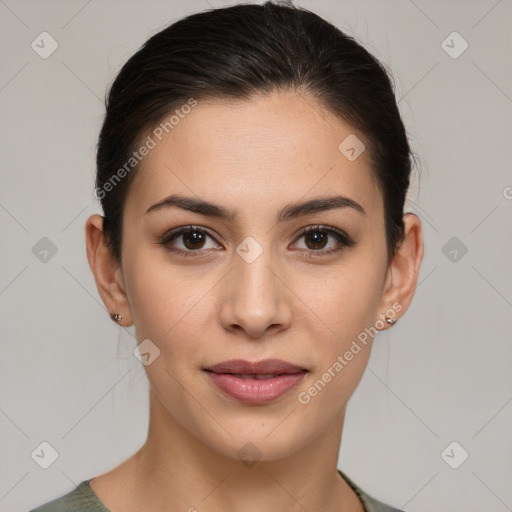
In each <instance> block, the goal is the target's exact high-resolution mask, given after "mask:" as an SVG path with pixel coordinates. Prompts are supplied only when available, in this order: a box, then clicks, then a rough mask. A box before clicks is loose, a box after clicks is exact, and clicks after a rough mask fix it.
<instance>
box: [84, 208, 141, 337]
mask: <svg viewBox="0 0 512 512" xmlns="http://www.w3.org/2000/svg"><path fill="white" fill-rule="evenodd" d="M85 237H86V248H87V259H88V261H89V266H90V267H91V270H92V273H93V275H94V280H95V281H96V287H97V289H98V292H99V294H100V296H101V299H102V300H103V303H104V304H105V307H106V309H107V311H108V313H109V315H110V317H111V318H112V320H114V315H117V316H116V317H115V318H116V320H114V321H116V322H117V323H118V324H120V325H123V326H125V327H127V326H129V325H131V324H132V323H133V322H132V318H131V314H130V308H129V305H128V300H127V297H126V292H125V287H124V281H123V275H122V271H121V267H120V264H119V262H118V261H117V260H116V259H115V257H114V255H113V254H112V253H111V251H110V249H109V248H108V246H107V243H106V239H105V236H104V233H103V217H102V216H101V215H98V214H95V215H91V217H89V218H88V219H87V222H86V224H85Z"/></svg>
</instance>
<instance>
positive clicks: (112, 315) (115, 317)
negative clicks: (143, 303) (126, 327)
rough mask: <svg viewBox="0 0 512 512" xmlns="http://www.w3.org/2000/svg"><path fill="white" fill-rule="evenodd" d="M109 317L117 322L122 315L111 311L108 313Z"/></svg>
mask: <svg viewBox="0 0 512 512" xmlns="http://www.w3.org/2000/svg"><path fill="white" fill-rule="evenodd" d="M110 318H112V320H114V322H119V320H121V318H123V315H120V314H118V313H112V314H111V315H110Z"/></svg>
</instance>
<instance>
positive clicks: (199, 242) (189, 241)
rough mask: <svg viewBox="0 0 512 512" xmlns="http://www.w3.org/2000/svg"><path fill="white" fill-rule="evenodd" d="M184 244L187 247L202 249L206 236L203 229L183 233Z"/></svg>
mask: <svg viewBox="0 0 512 512" xmlns="http://www.w3.org/2000/svg"><path fill="white" fill-rule="evenodd" d="M181 236H182V237H183V238H182V240H183V244H184V245H185V247H186V248H187V249H192V250H193V249H202V248H203V245H204V243H205V240H206V236H205V234H204V233H203V232H202V231H199V230H190V231H184V232H183V233H181Z"/></svg>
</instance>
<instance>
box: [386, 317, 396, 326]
mask: <svg viewBox="0 0 512 512" xmlns="http://www.w3.org/2000/svg"><path fill="white" fill-rule="evenodd" d="M386 322H387V323H388V324H390V325H393V324H394V323H396V319H394V318H389V317H388V316H387V317H386Z"/></svg>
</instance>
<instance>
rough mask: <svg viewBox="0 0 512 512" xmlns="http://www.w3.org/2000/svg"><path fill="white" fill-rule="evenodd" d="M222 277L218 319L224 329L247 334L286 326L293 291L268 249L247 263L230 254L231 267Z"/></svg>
mask: <svg viewBox="0 0 512 512" xmlns="http://www.w3.org/2000/svg"><path fill="white" fill-rule="evenodd" d="M223 281H224V286H223V292H222V295H223V298H222V304H221V309H220V321H221V324H222V326H223V327H224V329H226V330H227V331H230V332H233V333H237V332H238V333H243V334H244V335H245V336H247V337H250V338H261V337H265V336H266V335H267V334H270V333H271V332H272V333H274V334H276V333H278V332H280V331H283V330H286V329H288V327H289V326H290V322H291V318H292V310H291V304H290V297H291V296H292V295H293V294H292V292H291V291H290V289H289V288H288V286H289V285H288V283H287V282H286V281H287V280H286V277H285V276H284V275H283V272H282V271H280V270H279V266H278V265H277V264H276V263H275V262H273V261H272V258H271V255H270V251H269V250H264V251H263V252H262V254H260V256H259V257H258V258H257V259H256V260H254V261H252V262H250V263H248V262H247V261H246V260H244V258H242V257H240V256H239V255H238V254H234V255H233V268H232V270H231V272H229V274H228V275H227V276H226V279H225V280H223Z"/></svg>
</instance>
